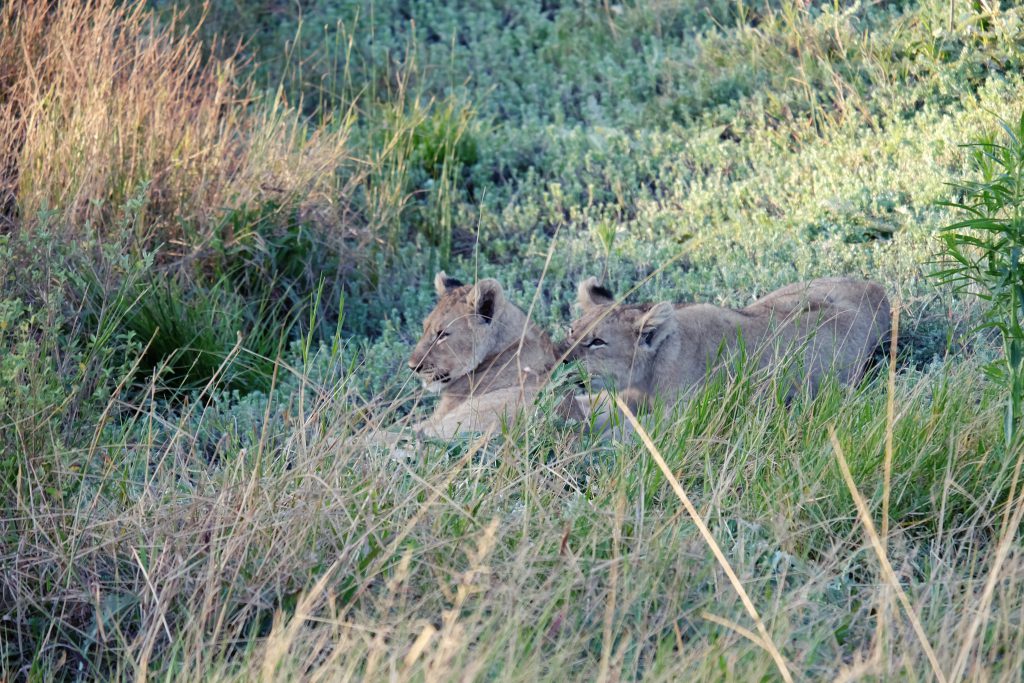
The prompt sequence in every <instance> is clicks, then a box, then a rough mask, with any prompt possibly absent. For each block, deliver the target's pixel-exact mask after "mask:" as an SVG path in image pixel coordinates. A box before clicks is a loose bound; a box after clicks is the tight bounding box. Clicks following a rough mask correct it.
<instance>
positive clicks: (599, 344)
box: [583, 337, 608, 349]
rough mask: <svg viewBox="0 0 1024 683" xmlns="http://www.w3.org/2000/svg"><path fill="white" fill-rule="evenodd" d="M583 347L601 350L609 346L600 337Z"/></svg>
mask: <svg viewBox="0 0 1024 683" xmlns="http://www.w3.org/2000/svg"><path fill="white" fill-rule="evenodd" d="M583 346H585V347H587V348H588V349H599V348H601V347H602V346H608V345H607V344H605V343H604V339H601V338H600V337H594V338H593V339H591V340H590V341H589V342H587V343H586V344H584V345H583Z"/></svg>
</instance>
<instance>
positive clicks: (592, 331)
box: [566, 277, 679, 391]
mask: <svg viewBox="0 0 1024 683" xmlns="http://www.w3.org/2000/svg"><path fill="white" fill-rule="evenodd" d="M576 293H577V302H578V303H579V305H580V308H581V309H582V311H583V315H582V317H580V318H579V319H578V320H576V321H575V322H574V323H573V324H572V327H570V328H569V338H568V339H567V340H566V345H567V347H568V348H569V352H568V355H567V356H566V360H577V359H578V360H582V361H583V365H584V367H586V369H587V372H588V373H589V374H590V377H591V380H592V381H593V382H594V384H595V386H598V387H600V386H615V387H617V388H618V389H619V390H623V391H624V390H627V389H630V388H633V387H637V386H644V385H647V384H648V382H649V380H650V377H651V375H652V374H653V373H654V372H656V371H657V369H656V368H655V367H654V360H655V356H656V354H657V352H658V349H659V347H660V346H661V345H662V344H663V343H664V342H665V341H666V340H667V339H669V338H670V337H673V336H675V335H677V334H678V332H679V323H678V321H677V320H676V316H675V305H674V304H672V303H669V302H667V301H663V302H661V303H657V304H638V305H633V306H623V305H620V304H616V303H615V296H614V295H613V294H612V293H611V292H610V291H609V290H608V289H606V288H604V287H602V286H601V285H599V284H598V282H597V278H593V277H591V278H588V279H586V280H584V281H583V282H581V283H580V285H579V288H578V289H577V292H576Z"/></svg>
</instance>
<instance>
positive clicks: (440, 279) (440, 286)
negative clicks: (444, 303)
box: [434, 270, 462, 296]
mask: <svg viewBox="0 0 1024 683" xmlns="http://www.w3.org/2000/svg"><path fill="white" fill-rule="evenodd" d="M461 286H462V282H460V281H459V280H456V279H455V278H453V277H448V274H447V273H445V272H444V271H443V270H439V271H437V275H435V276H434V291H436V292H437V295H438V296H442V295H444V293H445V292H447V291H448V290H449V289H455V288H456V287H461Z"/></svg>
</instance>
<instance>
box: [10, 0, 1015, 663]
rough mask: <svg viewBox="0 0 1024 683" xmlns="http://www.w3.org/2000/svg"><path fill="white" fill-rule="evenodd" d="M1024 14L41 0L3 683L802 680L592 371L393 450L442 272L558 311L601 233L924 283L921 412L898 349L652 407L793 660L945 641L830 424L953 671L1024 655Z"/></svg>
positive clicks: (707, 282) (917, 339)
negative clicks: (795, 384)
mask: <svg viewBox="0 0 1024 683" xmlns="http://www.w3.org/2000/svg"><path fill="white" fill-rule="evenodd" d="M1003 4H1004V5H1009V4H1010V3H1003ZM300 12H301V13H300ZM1022 25H1024V11H1022V10H1021V9H1019V8H1017V7H1002V6H1000V5H999V3H996V2H979V3H952V4H951V3H949V2H946V1H945V0H918V1H906V2H877V3H858V4H846V3H821V4H813V3H812V4H809V3H804V2H799V1H797V0H766V1H765V2H760V3H753V4H752V3H746V2H736V1H733V0H711V1H704V0H701V1H698V0H683V1H681V2H663V1H653V2H625V3H569V2H560V1H558V0H531V1H529V2H519V3H505V2H483V1H475V0H474V1H472V2H459V3H436V2H429V1H427V0H375V1H374V2H348V1H346V2H339V1H336V0H313V1H311V2H304V3H284V2H262V1H257V0H239V1H238V2H233V3H211V4H210V6H208V7H205V8H204V7H203V6H202V3H198V2H196V3H182V2H175V1H172V0H152V1H151V2H149V3H143V4H138V3H135V2H115V1H114V0H99V1H97V2H89V3H86V2H77V1H69V2H63V3H57V4H56V5H53V6H51V3H47V2H43V1H42V0H39V1H35V0H32V1H29V2H22V3H5V4H4V5H3V6H2V7H0V474H2V479H0V508H2V514H0V567H2V571H0V679H3V680H21V679H30V680H49V679H52V678H74V679H79V678H99V679H120V678H129V677H131V678H145V677H149V676H153V677H159V678H166V679H173V680H196V679H231V680H250V679H252V678H254V677H256V676H264V677H266V678H296V679H299V678H301V679H306V678H309V679H318V680H319V679H322V678H327V679H332V680H333V679H349V678H354V679H363V680H378V679H385V678H387V679H391V678H398V679H402V680H405V679H414V680H421V679H423V680H428V679H429V680H436V679H452V678H462V677H463V676H466V677H467V678H478V679H483V678H495V679H500V680H506V679H512V680H549V679H550V680H564V679H566V678H572V679H585V680H589V679H595V678H596V679H605V680H609V679H611V678H613V677H614V678H616V679H618V680H623V679H632V678H640V677H644V678H650V679H653V680H679V679H680V678H686V679H688V680H722V679H729V680H751V679H754V680H760V679H768V680H775V679H776V678H778V677H779V676H780V673H779V671H780V670H779V667H778V666H777V663H776V662H775V661H774V660H773V659H772V657H771V655H770V654H769V653H768V651H767V650H766V648H765V647H763V644H762V643H761V642H760V641H759V640H758V639H757V638H755V639H753V640H751V639H748V638H747V637H746V636H745V634H746V633H747V632H748V631H749V632H756V629H755V625H754V624H753V623H752V622H751V619H750V618H749V616H748V613H747V612H746V611H745V610H744V608H743V606H742V605H741V603H740V601H739V598H738V596H737V594H736V593H735V591H734V590H733V588H732V586H731V585H730V584H729V582H728V581H727V580H726V578H725V574H724V573H723V572H722V570H721V569H720V567H719V565H718V564H717V563H716V561H715V559H714V557H713V555H712V553H711V551H710V550H709V549H708V547H707V545H705V543H704V541H703V540H702V539H701V537H700V535H699V534H698V533H697V531H696V529H695V527H694V526H693V524H692V523H691V521H690V520H689V518H688V516H687V515H686V514H685V513H684V512H683V511H682V508H681V507H680V505H679V501H678V500H677V499H676V497H675V494H674V493H673V492H672V490H671V488H670V487H669V484H668V482H666V480H665V477H664V475H663V473H662V472H661V471H660V470H659V469H658V467H656V466H655V464H654V463H653V462H652V460H651V459H650V456H649V455H648V453H647V451H646V449H644V447H643V446H642V445H640V444H639V443H619V444H610V443H606V442H602V441H600V440H598V439H594V438H591V437H589V436H582V435H580V434H578V433H577V430H576V428H575V427H574V426H573V425H567V424H565V423H563V422H562V421H561V420H559V419H558V418H557V417H555V416H554V414H553V412H554V411H553V405H554V404H555V402H556V400H557V398H558V391H559V390H560V387H563V388H564V385H565V384H567V383H569V382H570V380H571V377H570V374H571V373H570V372H569V371H567V372H566V373H565V374H560V375H559V376H558V377H557V378H556V379H557V380H558V382H556V386H554V387H552V390H551V391H550V392H549V395H546V396H545V397H544V399H543V400H542V401H540V402H539V404H538V406H537V407H536V409H535V410H534V411H532V412H531V414H529V415H524V416H522V417H521V419H518V420H516V421H515V422H514V423H512V424H509V425H508V426H507V428H506V429H505V431H504V433H503V434H502V435H501V436H500V437H498V438H496V439H494V440H492V441H490V442H487V443H479V442H477V441H476V440H474V439H473V438H465V439H460V440H458V441H457V442H455V443H451V444H440V443H431V444H425V445H423V446H422V447H419V448H417V449H416V451H415V456H414V457H411V458H408V459H398V458H396V457H393V456H392V454H390V453H385V452H380V451H379V450H374V449H370V448H367V447H365V446H363V445H361V444H362V443H363V441H362V440H361V439H360V437H361V436H364V435H366V434H368V433H370V432H372V431H373V430H374V429H376V428H377V427H378V426H379V425H388V424H391V423H393V422H395V421H400V420H407V419H410V418H412V417H414V416H418V415H420V414H422V413H423V412H424V411H426V410H429V409H430V406H429V405H428V404H429V401H430V399H429V398H428V397H424V396H422V395H421V393H420V391H419V390H418V387H417V382H416V381H415V379H414V378H413V377H412V375H411V374H410V373H409V372H408V370H407V368H406V359H407V357H408V353H409V350H410V348H411V346H412V344H413V342H414V341H415V339H416V337H417V335H418V334H419V328H420V322H421V320H422V317H423V316H424V315H425V314H426V312H427V311H429V309H430V308H431V306H432V304H433V300H434V295H433V288H432V285H431V281H432V278H433V273H434V272H435V271H436V270H437V269H438V268H440V267H444V268H445V269H446V270H447V271H448V272H450V273H451V274H452V275H456V276H458V277H460V278H462V279H464V280H467V281H470V280H473V279H475V278H477V277H496V278H498V279H499V280H500V281H501V282H502V284H503V286H504V288H505V290H506V292H507V293H508V295H509V296H510V298H512V299H513V300H515V301H516V302H517V303H519V304H522V305H523V306H524V308H525V307H527V306H529V304H530V302H531V301H533V299H534V296H535V294H536V295H537V296H536V305H535V306H534V307H533V315H534V318H535V319H536V320H537V321H538V322H539V323H540V324H541V325H542V326H544V327H546V328H547V329H549V330H551V331H552V333H553V334H554V335H555V336H556V337H561V336H562V334H563V333H562V326H563V325H564V324H565V323H566V322H568V320H569V319H570V318H571V317H572V316H573V308H572V302H573V300H574V296H575V294H574V292H575V285H576V283H577V282H578V281H579V280H580V279H582V278H584V277H586V276H589V275H604V277H605V278H606V280H607V281H608V282H609V283H610V284H611V285H612V287H613V288H614V289H615V290H616V291H626V290H627V289H628V288H630V287H632V286H633V285H634V284H637V283H640V282H643V284H642V285H641V286H640V287H639V289H638V291H637V293H636V294H635V298H636V299H637V300H658V299H677V300H700V301H710V302H714V303H719V304H724V305H742V304H745V303H747V302H749V301H751V300H752V299H753V298H755V297H757V296H759V295H761V294H763V293H765V292H767V291H770V290H771V289H773V288H775V287H778V286H781V285H783V284H786V283H789V282H792V281H795V280H798V279H801V278H809V277H815V276H821V275H833V274H850V275H859V276H864V277H871V278H873V279H877V280H879V281H881V282H883V283H884V284H885V285H886V287H887V289H888V291H889V292H890V295H891V297H892V298H893V300H894V301H897V302H899V304H900V307H901V312H902V318H901V332H900V336H899V340H898V342H899V344H898V353H897V357H896V358H895V370H896V376H895V384H894V390H893V391H894V393H893V396H892V397H891V398H892V399H893V400H894V403H895V406H896V412H895V421H894V423H893V424H891V425H889V424H888V422H887V417H886V415H887V403H888V400H889V399H890V396H889V390H888V387H887V382H886V376H887V374H888V370H889V363H890V362H891V361H890V359H889V358H888V357H887V354H881V353H880V354H879V357H878V367H877V369H876V370H875V371H873V372H872V373H871V374H870V376H869V378H868V379H867V380H865V382H864V383H863V384H862V385H861V386H859V387H856V388H853V389H844V388H839V387H828V388H826V389H825V390H824V391H822V392H821V394H820V395H818V396H817V397H815V398H813V399H810V398H807V397H804V398H798V399H796V400H795V401H793V402H792V403H791V404H790V405H787V404H786V403H785V401H784V400H782V399H781V398H780V397H779V396H777V395H776V393H775V391H774V389H773V384H772V381H771V380H772V378H771V377H770V376H760V375H758V374H756V373H747V372H742V371H737V373H735V376H733V377H730V378H727V379H723V380H721V381H719V382H715V383H714V384H713V385H712V386H709V387H708V388H707V389H706V390H705V391H703V392H702V393H701V394H700V395H699V396H697V397H695V398H694V399H693V400H692V401H690V402H689V403H688V404H686V405H685V406H679V407H676V408H675V409H674V410H672V409H669V410H663V411H662V412H661V413H660V414H659V415H657V416H656V419H655V418H652V419H654V421H655V423H656V425H655V427H654V428H653V430H652V431H653V438H654V441H655V444H656V445H657V447H658V448H659V449H660V451H661V453H662V454H663V455H664V457H665V459H666V461H667V464H668V466H669V468H670V470H671V471H672V472H673V473H674V474H675V476H676V477H677V478H678V479H679V481H680V483H681V485H682V486H683V488H684V489H685V491H686V493H687V494H688V495H689V497H690V498H691V499H692V500H693V501H694V504H695V506H696V508H697V510H698V512H699V513H700V514H701V515H702V517H703V519H704V520H705V521H706V522H707V524H708V527H709V529H710V531H711V533H712V535H713V536H714V537H715V538H716V539H717V542H718V544H719V545H720V546H721V548H722V550H723V552H724V554H725V556H726V558H727V559H728V561H729V563H730V564H731V565H732V567H733V568H734V569H735V571H736V573H737V575H738V577H739V580H740V582H741V583H742V584H743V586H744V587H745V589H746V591H747V593H748V594H749V595H750V598H751V600H752V602H753V604H754V606H755V607H756V609H757V612H758V614H759V615H760V617H761V619H762V620H763V622H764V624H765V626H766V628H767V632H768V634H769V635H770V637H771V638H772V640H773V642H774V644H775V646H776V647H777V648H778V649H779V651H780V652H781V654H782V657H783V658H784V660H785V662H786V666H787V667H788V669H789V670H790V671H791V672H792V673H793V674H794V676H795V678H796V679H798V680H818V679H834V678H843V677H845V679H847V680H850V679H856V678H868V679H871V680H882V679H886V680H888V679H910V680H917V679H926V678H928V677H930V676H932V667H931V665H930V663H929V661H928V659H927V658H926V656H925V653H924V650H923V649H922V647H921V645H920V643H919V641H918V638H917V636H916V635H915V633H914V631H913V630H912V628H911V624H910V622H909V621H908V620H907V619H906V616H905V613H904V612H903V611H902V610H901V608H900V606H899V604H898V603H897V601H896V600H895V599H894V597H893V596H894V592H893V591H892V589H891V587H888V586H886V585H885V581H884V578H883V576H882V574H881V572H880V570H879V561H878V558H877V557H876V555H875V553H874V551H873V550H872V549H871V546H869V544H868V542H867V539H866V535H865V530H864V527H863V526H862V524H861V521H860V519H859V518H858V513H857V508H856V507H855V504H854V497H853V496H852V494H851V490H850V488H849V487H848V486H847V484H846V483H845V482H844V479H843V476H842V474H841V471H840V468H839V467H838V464H837V455H836V451H835V449H834V448H833V446H832V444H831V442H830V439H829V434H828V432H829V428H830V427H834V429H835V431H836V435H837V438H838V442H839V444H840V447H841V449H842V451H843V454H844V455H845V459H846V461H847V462H848V463H849V467H850V471H851V474H852V478H853V481H854V483H855V485H856V489H857V490H858V491H859V493H860V494H861V495H863V496H864V497H865V499H866V502H867V506H868V509H869V510H870V511H871V513H872V514H873V515H875V519H876V526H877V527H879V528H886V526H887V525H886V524H883V523H881V520H880V517H881V510H882V507H883V502H882V501H883V499H887V500H888V510H889V519H888V531H887V533H886V534H885V536H886V537H885V539H884V541H885V545H884V547H885V550H886V554H887V557H888V560H889V562H890V563H891V564H892V566H893V568H894V570H895V574H896V577H897V579H898V580H899V582H900V585H901V587H902V589H903V590H904V591H905V592H906V594H907V597H908V599H909V602H910V604H911V605H912V607H913V609H914V611H915V613H916V615H917V617H918V618H919V620H920V622H921V625H922V627H923V631H924V634H925V637H926V638H927V639H928V640H929V641H930V644H931V645H932V647H933V648H934V649H935V650H936V652H937V657H938V663H939V666H940V669H941V670H942V671H943V672H944V673H945V674H946V675H947V676H949V677H950V678H951V679H956V678H959V677H960V676H964V677H967V678H970V679H999V680H1015V679H1018V678H1020V677H1021V673H1020V672H1021V671H1024V635H1022V633H1024V630H1022V628H1021V614H1022V613H1024V609H1022V608H1024V580H1022V579H1021V577H1022V576H1024V555H1022V553H1021V552H1020V542H1019V540H1018V538H1017V531H1018V529H1019V526H1020V524H1021V515H1022V514H1024V498H1022V497H1021V493H1020V491H1021V488H1022V486H1021V485H1020V472H1019V463H1020V454H1021V450H1020V449H1021V445H1020V439H1019V437H1018V438H1015V439H1008V438H1007V435H1008V434H1010V433H1011V431H1009V430H1012V429H1019V420H1020V417H1019V416H1020V414H1021V412H1020V403H1019V398H1020V396H1021V392H1020V382H1021V377H1024V373H1022V372H1021V358H1022V357H1024V354H1022V353H1021V350H1020V348H1019V347H1020V344H1021V341H1020V338H1021V334H1020V317H1021V315H1022V312H1021V308H1020V301H1021V292H1020V278H1021V273H1020V264H1019V254H1017V251H1019V247H1020V235H1019V232H1020V217H1019V216H1018V215H1017V214H1018V213H1019V211H1020V208H1021V205H1022V203H1021V199H1020V194H1021V186H1020V178H1019V175H1020V170H1021V168H1022V164H1021V158H1020V147H1021V144H1020V140H1021V138H1022V134H1024V131H1022V130H1021V129H1020V126H1017V125H1011V126H1009V130H1005V129H1003V128H1001V127H1000V123H999V122H1000V120H1004V121H1018V120H1020V111H1019V109H1020V101H1021V95H1022V93H1024V76H1022V69H1021V67H1022V65H1024V43H1022V41H1021V38H1020V36H1021V32H1020V31H1021V28H1020V27H1021V26H1022ZM1007 135H1009V137H1006V136H1007ZM979 140H980V141H983V142H982V144H981V145H980V146H978V147H975V148H973V150H974V151H975V152H976V153H972V148H967V149H965V148H964V147H963V146H962V145H963V144H964V143H971V142H974V141H979ZM951 183H952V185H951ZM964 210H967V211H968V212H971V214H972V216H970V217H967V218H969V219H970V220H968V221H967V222H964V221H965V216H964V214H963V211H964ZM945 226H952V227H951V228H949V229H947V230H946V231H944V232H940V231H941V230H942V228H944V227H945ZM937 235H941V236H942V239H938V238H937ZM549 253H551V254H552V257H551V259H550V263H549V264H548V266H547V268H546V270H545V262H546V259H547V256H548V254H549ZM950 257H952V259H950ZM669 261H672V265H670V266H668V267H666V268H664V269H663V270H658V269H659V267H660V266H662V265H663V264H665V263H666V262H669ZM656 271H657V272H656ZM943 271H945V276H946V278H945V281H943V278H935V277H931V276H932V275H934V274H936V273H937V272H938V273H939V274H942V272H943ZM542 273H543V274H544V277H543V281H541V275H542ZM652 274H653V275H652ZM648 276H650V277H648ZM964 277H966V278H967V279H968V280H969V281H970V282H971V284H972V288H970V289H968V290H966V291H961V288H960V287H959V285H960V284H962V282H959V283H958V282H954V281H952V280H955V279H956V278H964ZM978 286H980V289H979V287H978ZM978 292H980V293H982V294H984V295H985V296H986V297H988V299H987V300H980V301H979V299H978V297H975V296H974V294H975V293H978ZM985 323H989V324H990V325H991V324H995V325H996V328H997V330H998V332H1000V333H1002V337H1003V340H1004V341H1005V344H1003V345H1000V343H999V339H997V338H996V337H997V335H996V334H995V333H994V332H993V330H992V328H991V327H982V326H983V325H984V324H985ZM993 368H1002V369H1003V370H1002V372H1001V374H1000V373H998V372H996V373H994V372H993V370H992V369H993ZM1007 406H1010V407H1009V408H1007ZM1005 416H1008V418H1007V417H1005ZM1004 425H1008V426H1006V427H1004ZM888 437H891V439H892V444H893V449H892V476H891V483H890V485H889V486H888V487H886V486H885V484H884V481H885V478H884V477H883V472H882V469H883V463H884V461H885V455H884V454H885V451H886V442H887V439H888Z"/></svg>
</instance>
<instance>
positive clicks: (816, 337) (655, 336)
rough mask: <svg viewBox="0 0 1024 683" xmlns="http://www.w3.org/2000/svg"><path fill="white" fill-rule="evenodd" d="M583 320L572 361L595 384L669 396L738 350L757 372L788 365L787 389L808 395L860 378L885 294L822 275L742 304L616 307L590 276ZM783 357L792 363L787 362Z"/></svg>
mask: <svg viewBox="0 0 1024 683" xmlns="http://www.w3.org/2000/svg"><path fill="white" fill-rule="evenodd" d="M577 297H578V302H579V305H580V307H581V308H582V310H583V316H582V317H581V318H580V319H579V320H577V321H576V322H574V323H573V324H572V327H571V329H570V330H569V339H568V341H567V345H568V348H569V349H570V351H569V353H568V358H569V359H576V358H579V359H581V360H582V361H583V364H584V366H585V367H586V368H587V370H588V371H589V373H590V375H591V377H592V378H593V380H594V381H595V386H596V387H598V388H600V387H602V386H614V387H616V388H617V389H618V390H619V391H628V392H630V394H631V395H633V396H634V397H636V396H642V397H645V398H653V397H654V396H661V397H663V398H664V399H666V400H672V399H675V398H678V397H682V396H685V395H687V394H689V393H691V392H692V391H693V390H695V389H697V388H698V387H700V386H701V385H702V384H703V383H704V382H705V380H706V379H707V377H708V376H709V375H710V374H711V373H712V372H713V371H714V370H715V369H716V367H721V364H722V363H724V362H726V361H727V360H728V359H729V358H730V357H731V356H732V355H733V354H734V353H735V352H736V351H737V350H738V348H739V344H740V340H741V339H742V341H743V345H744V348H745V350H746V354H747V356H748V357H749V358H751V359H752V360H753V361H754V362H755V363H756V365H757V367H760V368H775V367H778V366H780V365H786V367H787V369H788V370H789V371H790V372H792V373H793V374H791V375H790V376H789V380H790V381H791V382H792V388H791V390H790V394H791V395H792V393H793V392H795V391H796V390H798V389H800V388H802V387H806V388H807V389H809V391H810V392H811V393H812V394H813V393H814V392H816V391H817V389H818V387H819V385H820V384H821V381H822V379H823V378H824V377H825V375H826V373H829V372H835V374H836V377H837V378H838V379H839V380H840V381H841V382H843V383H845V384H852V383H855V382H856V381H858V380H859V379H860V377H861V375H862V374H863V372H864V368H865V365H866V363H867V360H868V357H869V356H870V355H871V353H872V352H873V351H874V349H875V348H876V347H878V346H879V344H881V343H882V341H883V339H884V338H885V337H886V336H887V335H888V333H889V300H888V298H887V297H886V295H885V290H883V289H882V287H881V286H880V285H878V284H877V283H874V282H868V281H865V280H855V279H851V278H821V279H817V280H811V281H810V282H800V283H796V284H792V285H789V286H787V287H783V288H782V289H778V290H776V291H774V292H771V293H770V294H767V295H765V296H764V297H762V298H761V299H759V300H757V301H755V302H754V303H753V304H751V305H750V306H747V307H746V308H743V309H740V310H738V311H737V310H732V309H728V308H721V307H718V306H713V305H710V304H673V303H669V302H661V303H656V304H636V305H618V304H616V303H615V297H614V296H613V295H612V293H611V292H610V291H608V290H607V289H605V288H604V287H601V286H600V285H599V284H598V282H597V279H596V278H589V279H587V280H585V281H583V282H582V283H580V285H579V288H578V290H577ZM788 361H793V362H792V364H790V363H788Z"/></svg>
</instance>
